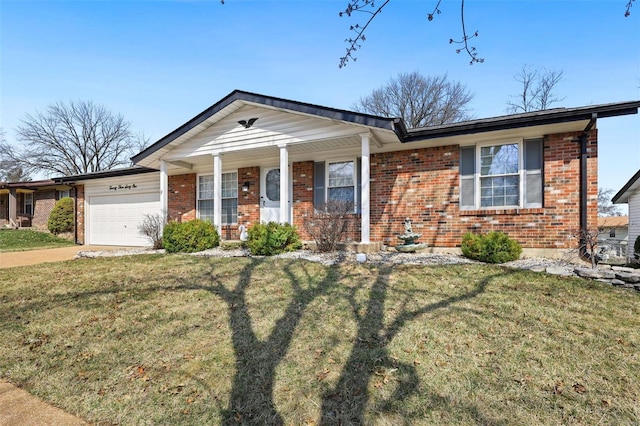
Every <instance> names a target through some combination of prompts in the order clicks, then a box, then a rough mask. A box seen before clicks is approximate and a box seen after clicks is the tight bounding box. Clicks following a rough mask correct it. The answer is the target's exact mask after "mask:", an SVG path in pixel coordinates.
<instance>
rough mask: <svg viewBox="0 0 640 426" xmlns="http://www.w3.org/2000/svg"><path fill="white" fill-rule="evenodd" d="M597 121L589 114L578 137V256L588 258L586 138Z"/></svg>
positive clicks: (595, 113)
mask: <svg viewBox="0 0 640 426" xmlns="http://www.w3.org/2000/svg"><path fill="white" fill-rule="evenodd" d="M597 120H598V113H597V112H593V113H591V119H590V120H589V122H588V123H587V125H586V127H585V128H584V130H583V131H582V134H581V135H580V250H579V253H580V256H581V257H585V258H589V256H590V255H591V254H593V253H588V252H587V247H586V238H587V235H588V234H589V232H588V231H589V228H588V225H589V224H588V220H587V219H588V207H587V204H588V198H589V191H588V189H587V186H588V176H587V159H588V149H587V148H588V146H587V145H588V136H589V132H590V131H591V129H592V128H593V126H595V124H596V121H597Z"/></svg>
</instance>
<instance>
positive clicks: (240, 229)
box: [238, 225, 249, 241]
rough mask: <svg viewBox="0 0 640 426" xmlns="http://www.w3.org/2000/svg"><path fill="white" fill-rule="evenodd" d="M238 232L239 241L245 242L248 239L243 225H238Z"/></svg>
mask: <svg viewBox="0 0 640 426" xmlns="http://www.w3.org/2000/svg"><path fill="white" fill-rule="evenodd" d="M238 231H240V241H247V240H248V239H249V235H248V234H247V228H246V227H245V226H244V225H240V227H239V228H238Z"/></svg>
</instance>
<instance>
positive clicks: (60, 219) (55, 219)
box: [47, 197, 73, 235]
mask: <svg viewBox="0 0 640 426" xmlns="http://www.w3.org/2000/svg"><path fill="white" fill-rule="evenodd" d="M47 228H49V232H51V233H52V234H53V235H58V234H62V233H63V232H71V231H73V198H71V197H64V198H61V199H59V200H58V201H57V202H56V204H55V206H53V210H51V214H50V215H49V220H48V221H47Z"/></svg>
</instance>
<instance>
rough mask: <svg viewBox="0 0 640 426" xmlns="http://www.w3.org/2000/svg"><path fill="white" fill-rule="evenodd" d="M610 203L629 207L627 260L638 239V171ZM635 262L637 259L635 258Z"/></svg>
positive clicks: (639, 207)
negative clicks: (625, 204)
mask: <svg viewBox="0 0 640 426" xmlns="http://www.w3.org/2000/svg"><path fill="white" fill-rule="evenodd" d="M611 201H612V202H613V203H614V204H624V203H627V204H628V205H629V250H628V258H629V259H630V260H631V259H633V258H634V252H633V251H634V250H633V246H634V243H635V241H636V239H637V238H639V237H640V170H638V172H637V173H636V174H635V175H634V176H633V177H632V178H631V179H629V181H628V182H627V183H626V184H625V185H624V186H623V187H622V189H621V190H620V191H618V193H617V194H616V195H614V196H613V198H612V199H611ZM636 261H638V259H637V258H636Z"/></svg>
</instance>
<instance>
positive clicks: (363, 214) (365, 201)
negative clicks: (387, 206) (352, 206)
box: [360, 133, 371, 244]
mask: <svg viewBox="0 0 640 426" xmlns="http://www.w3.org/2000/svg"><path fill="white" fill-rule="evenodd" d="M360 138H361V139H362V153H361V156H362V167H361V168H362V170H361V180H362V188H360V218H361V224H360V229H361V230H360V242H361V243H363V244H368V243H369V242H370V222H371V210H370V199H371V187H370V185H369V179H370V166H369V164H370V162H369V154H370V150H369V133H361V134H360Z"/></svg>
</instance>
